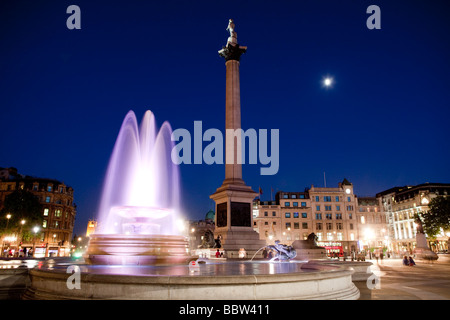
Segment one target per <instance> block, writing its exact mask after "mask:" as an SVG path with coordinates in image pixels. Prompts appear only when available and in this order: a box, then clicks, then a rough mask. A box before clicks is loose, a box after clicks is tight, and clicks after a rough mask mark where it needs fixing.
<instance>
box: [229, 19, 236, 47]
mask: <svg viewBox="0 0 450 320" xmlns="http://www.w3.org/2000/svg"><path fill="white" fill-rule="evenodd" d="M234 27H235V25H234V22H233V19H230V20H229V21H228V27H227V31H230V36H229V37H228V41H227V45H228V44H231V45H233V46H235V45H237V33H236V32H235V31H234Z"/></svg>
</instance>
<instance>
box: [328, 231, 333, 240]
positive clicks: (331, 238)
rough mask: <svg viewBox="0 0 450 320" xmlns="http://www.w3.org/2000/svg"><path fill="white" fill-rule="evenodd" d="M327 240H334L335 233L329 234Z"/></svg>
mask: <svg viewBox="0 0 450 320" xmlns="http://www.w3.org/2000/svg"><path fill="white" fill-rule="evenodd" d="M327 240H333V233H331V232H327Z"/></svg>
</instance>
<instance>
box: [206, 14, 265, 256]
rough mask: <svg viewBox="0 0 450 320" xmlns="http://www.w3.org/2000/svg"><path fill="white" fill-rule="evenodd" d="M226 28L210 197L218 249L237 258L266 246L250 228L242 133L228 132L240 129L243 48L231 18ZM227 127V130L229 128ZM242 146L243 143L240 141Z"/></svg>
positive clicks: (250, 192)
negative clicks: (220, 131) (219, 175)
mask: <svg viewBox="0 0 450 320" xmlns="http://www.w3.org/2000/svg"><path fill="white" fill-rule="evenodd" d="M227 30H229V31H230V37H229V38H228V41H227V44H226V46H225V47H223V48H222V50H220V51H219V55H220V56H221V57H223V58H225V66H226V97H225V129H226V131H227V134H226V138H225V145H226V149H225V155H226V156H225V159H226V164H225V180H224V181H223V183H222V186H220V187H219V188H218V189H217V190H216V192H215V193H213V194H212V195H211V196H210V198H211V199H213V200H214V201H215V203H216V218H215V220H216V221H215V223H216V227H215V231H214V236H215V238H217V237H218V236H220V238H221V243H222V248H223V249H224V250H225V252H226V253H227V256H228V257H229V258H237V257H238V252H239V250H240V249H244V250H245V251H246V252H247V254H248V256H250V257H251V256H252V255H253V254H254V253H255V252H256V251H257V250H259V249H260V248H262V247H263V246H265V245H266V242H265V240H260V239H259V234H258V233H257V232H256V231H254V230H253V217H252V203H253V199H254V198H255V197H256V196H257V195H258V194H257V193H256V192H255V191H253V190H252V188H251V187H249V186H247V185H246V184H245V182H244V180H242V164H241V163H242V159H241V158H240V157H242V154H243V153H242V152H239V153H238V152H237V151H238V148H240V147H241V140H240V139H242V138H243V136H240V135H239V134H237V137H235V136H234V135H230V134H229V133H230V132H232V133H238V132H239V130H240V129H241V97H240V84H239V59H240V57H241V55H242V54H243V53H244V52H245V51H246V50H247V47H243V46H240V45H239V44H238V43H237V34H236V32H235V31H234V23H233V20H232V19H230V21H229V24H228V28H227ZM230 129H231V130H230ZM242 145H243V144H242Z"/></svg>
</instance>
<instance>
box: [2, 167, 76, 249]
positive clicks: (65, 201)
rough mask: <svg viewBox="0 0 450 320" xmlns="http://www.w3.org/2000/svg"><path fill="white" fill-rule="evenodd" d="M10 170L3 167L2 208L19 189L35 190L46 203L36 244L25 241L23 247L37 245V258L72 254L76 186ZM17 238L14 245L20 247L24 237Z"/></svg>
mask: <svg viewBox="0 0 450 320" xmlns="http://www.w3.org/2000/svg"><path fill="white" fill-rule="evenodd" d="M7 170H9V169H2V170H1V171H2V178H1V179H0V210H1V209H2V208H3V204H4V202H5V199H6V197H7V196H8V195H9V194H11V193H12V192H14V191H15V190H19V189H21V190H26V191H29V192H31V193H33V194H34V195H35V196H36V197H37V198H38V199H39V202H40V203H41V205H42V217H43V220H42V221H43V222H42V225H41V226H35V227H37V228H36V230H37V232H36V237H35V239H34V240H33V243H22V245H21V247H23V248H27V249H30V248H34V256H35V257H49V256H68V255H69V254H70V249H71V239H72V232H73V227H74V224H75V215H76V205H75V203H74V202H73V200H74V190H73V188H72V187H70V186H67V185H66V184H64V183H63V182H61V181H58V180H54V179H43V178H34V177H30V176H22V175H19V174H17V170H15V169H14V170H15V172H12V174H9V175H8V174H6V173H5V171H7ZM25 223H26V222H25ZM16 241H17V243H14V242H12V243H10V245H11V246H12V247H15V248H16V249H17V250H19V244H20V240H19V239H17V240H16Z"/></svg>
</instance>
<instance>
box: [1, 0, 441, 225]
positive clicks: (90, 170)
mask: <svg viewBox="0 0 450 320" xmlns="http://www.w3.org/2000/svg"><path fill="white" fill-rule="evenodd" d="M71 4H76V5H78V6H79V7H80V8H81V27H82V29H81V30H68V29H67V27H66V19H67V18H68V17H69V14H66V9H67V7H68V6H69V5H71ZM371 4H376V5H378V6H379V7H380V8H381V30H368V29H367V27H366V20H367V18H368V17H369V14H366V9H367V7H368V6H369V5H371ZM448 10H449V6H448V4H447V3H446V1H438V0H434V1H379V0H373V1H372V0H371V1H363V0H358V1H350V0H346V1H336V0H320V1H262V0H259V1H256V0H255V1H210V0H209V1H200V0H196V1H172V0H167V1H137V0H134V1H124V0H121V1H82V0H75V1H43V0H42V1H16V0H4V1H2V2H1V4H0V43H1V44H0V108H1V113H0V119H1V122H0V128H1V134H0V146H1V148H0V167H10V166H13V167H16V168H18V169H19V172H20V173H23V174H29V175H34V176H38V177H48V178H54V179H58V180H61V181H64V182H65V183H66V184H68V185H71V186H72V187H74V189H75V202H76V203H77V204H78V213H77V221H76V224H75V232H76V233H81V232H84V231H85V228H86V223H87V220H88V219H89V218H94V217H96V211H97V207H98V200H99V197H100V193H101V188H102V183H103V178H104V174H105V171H106V167H107V164H108V161H109V157H110V154H111V151H112V148H113V145H114V142H115V139H116V137H117V134H118V131H119V128H120V125H121V123H122V120H123V118H124V117H125V115H126V113H127V112H128V111H129V110H134V111H135V112H136V114H137V116H138V118H139V119H141V118H142V116H143V115H144V112H145V110H147V109H150V110H152V111H153V112H154V113H155V116H156V119H157V122H158V125H159V126H160V125H161V124H162V122H163V121H166V120H167V121H169V122H170V123H171V125H172V127H173V128H174V129H176V128H186V129H188V130H189V131H191V132H193V123H194V121H196V120H201V121H203V128H204V130H206V129H208V128H218V129H221V130H222V129H224V122H225V120H224V116H225V65H224V60H223V59H222V58H221V57H219V56H218V54H217V51H218V50H219V49H221V47H222V46H223V45H225V43H226V40H227V37H228V34H227V31H226V30H225V29H226V27H227V23H228V19H229V18H233V19H234V20H235V23H236V32H237V34H238V40H239V43H240V44H241V45H245V46H248V51H247V53H246V54H245V55H244V56H243V57H242V58H241V67H240V71H241V106H242V126H243V128H244V129H248V128H255V129H280V168H279V172H278V174H277V175H275V176H260V175H259V169H260V165H247V166H244V179H245V181H246V182H247V184H248V185H251V186H252V187H253V189H254V190H258V187H259V186H261V188H262V190H263V195H262V199H263V200H269V198H270V188H271V187H272V188H273V189H274V190H275V191H277V190H285V191H303V189H304V188H305V187H309V186H310V185H311V184H314V185H316V186H323V184H324V182H323V172H326V176H327V186H336V185H337V183H338V182H339V181H342V179H343V178H344V177H346V178H347V179H348V180H349V181H351V182H353V184H354V187H355V192H356V194H358V195H375V193H377V192H380V191H383V190H385V189H388V188H391V187H393V186H397V185H406V184H419V183H424V182H447V183H448V182H450V169H449V168H450V167H449V160H448V159H449V158H450V151H449V150H450V148H449V138H450V135H449V133H450V132H449V128H450V126H449V116H450V112H449V107H450V103H449V101H450V90H449V74H450V62H449V57H450V43H449V42H450V37H449V32H450V20H449V19H448V12H449V11H448ZM326 75H330V76H332V77H333V78H334V79H335V84H334V86H333V88H332V89H328V90H326V89H324V88H323V87H322V85H321V80H322V79H323V77H324V76H326ZM180 170H181V176H182V190H183V203H184V205H183V206H184V209H185V211H186V212H187V213H188V215H189V218H192V219H201V218H203V217H204V215H205V213H206V212H207V211H208V210H209V209H211V208H213V206H214V204H213V202H212V201H211V200H210V199H209V195H210V194H212V193H213V192H214V191H215V190H216V188H217V187H219V186H220V184H221V183H222V180H223V178H224V168H223V166H219V165H212V166H208V165H205V164H203V165H182V166H181V167H180Z"/></svg>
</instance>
